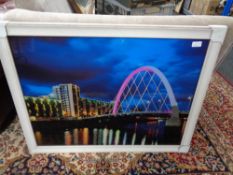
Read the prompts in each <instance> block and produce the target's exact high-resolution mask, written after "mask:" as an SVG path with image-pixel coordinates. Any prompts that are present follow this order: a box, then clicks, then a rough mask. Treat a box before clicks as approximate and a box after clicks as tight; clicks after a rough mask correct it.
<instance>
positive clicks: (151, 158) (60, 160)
mask: <svg viewBox="0 0 233 175" xmlns="http://www.w3.org/2000/svg"><path fill="white" fill-rule="evenodd" d="M218 84H220V85H218ZM232 100H233V87H232V86H230V85H228V84H227V83H226V81H225V80H224V79H223V78H222V77H221V76H220V75H218V74H217V73H215V74H214V78H213V80H212V82H211V84H210V88H209V91H208V93H207V98H206V100H205V103H204V107H203V109H202V113H201V117H200V121H199V124H198V126H197V127H196V130H195V133H194V136H193V138H192V145H191V148H190V150H189V152H188V153H186V154H184V153H182V154H177V153H137V154H136V153H123V152H122V153H64V154H35V155H30V154H29V153H28V150H27V147H26V143H25V139H24V137H23V134H22V130H21V127H20V125H19V121H18V120H17V119H16V120H15V121H14V122H13V123H12V124H11V125H10V126H9V127H8V128H7V129H6V130H5V131H4V132H3V133H2V134H1V135H0V174H6V175H8V174H9V175H12V174H43V175H44V174H64V175H67V174H69V175H74V174H75V175H76V174H80V175H85V174H87V175H105V174H106V175H139V174H141V175H146V174H151V175H154V174H188V175H191V174H212V175H213V174H216V175H217V174H218V175H223V174H224V175H228V174H229V175H230V174H231V172H230V171H229V169H231V166H232V164H231V162H232V159H233V149H232V148H233V133H232V128H233V126H232V124H233V120H232V117H233V113H232V111H233V106H232V104H233V101H232Z"/></svg>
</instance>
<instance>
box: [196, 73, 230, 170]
mask: <svg viewBox="0 0 233 175" xmlns="http://www.w3.org/2000/svg"><path fill="white" fill-rule="evenodd" d="M199 122H200V125H201V126H202V127H203V129H204V131H205V132H206V133H207V135H208V137H209V139H210V141H211V142H212V144H213V145H214V147H215V148H216V150H217V152H218V153H219V155H220V156H221V157H222V159H223V160H224V162H225V163H226V164H227V165H228V167H229V169H230V170H231V171H232V172H233V86H232V85H231V84H230V83H229V82H228V81H227V80H225V79H224V78H223V77H222V76H221V75H220V74H219V73H215V74H214V77H213V79H212V81H211V83H210V86H209V89H208V92H207V96H206V98H205V102H204V105H203V109H202V112H201V115H200V118H199Z"/></svg>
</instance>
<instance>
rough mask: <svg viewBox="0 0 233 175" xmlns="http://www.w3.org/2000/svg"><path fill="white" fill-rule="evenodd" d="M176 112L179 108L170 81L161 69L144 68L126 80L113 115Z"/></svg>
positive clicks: (119, 92) (116, 99) (116, 101)
mask: <svg viewBox="0 0 233 175" xmlns="http://www.w3.org/2000/svg"><path fill="white" fill-rule="evenodd" d="M174 111H178V107H177V102H176V99H175V96H174V93H173V90H172V88H171V85H170V83H169V81H168V80H167V78H166V77H165V75H164V74H163V73H162V72H161V71H160V70H159V69H157V68H155V67H151V66H144V67H140V68H138V69H136V70H134V71H133V72H132V73H131V74H130V75H129V76H128V77H127V78H126V79H125V80H124V82H123V84H122V86H121V88H120V89H119V91H118V93H117V96H116V98H115V103H114V107H113V112H112V113H113V115H116V114H118V113H133V112H158V113H174Z"/></svg>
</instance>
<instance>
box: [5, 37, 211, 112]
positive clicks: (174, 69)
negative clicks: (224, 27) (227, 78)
mask: <svg viewBox="0 0 233 175" xmlns="http://www.w3.org/2000/svg"><path fill="white" fill-rule="evenodd" d="M10 43H11V46H12V47H13V51H14V59H15V62H16V67H17V71H18V74H19V77H20V80H22V81H21V84H22V86H23V90H24V93H25V94H31V95H36V94H37V95H41V94H42V93H49V89H51V87H52V86H53V85H56V84H60V83H75V84H77V85H78V86H80V88H81V95H82V96H86V97H92V98H102V99H104V100H113V99H114V98H115V96H116V94H117V92H118V90H119V88H120V86H121V85H122V83H123V81H124V80H125V78H126V77H127V76H128V75H129V74H130V73H131V72H132V71H134V70H135V69H137V68H139V67H141V66H148V65H149V66H154V67H156V68H158V69H159V70H161V71H162V72H163V73H164V75H165V76H166V77H167V79H168V81H169V82H170V84H171V86H172V88H173V91H174V93H175V96H176V97H177V99H178V101H180V102H179V104H180V105H181V106H183V108H185V107H184V106H185V102H183V101H182V98H183V97H184V98H185V96H187V95H190V94H191V95H192V94H193V93H194V91H195V86H196V83H197V79H198V75H199V71H200V68H201V66H202V63H203V58H204V56H205V51H206V49H207V47H208V41H203V47H202V48H192V47H190V46H191V43H192V40H181V39H178V40H176V39H148V38H145V39H143V38H90V37H89V38H88V37H72V38H62V37H61V38H59V37H57V38H51V37H11V38H10ZM45 95H46V94H45ZM186 106H187V105H186Z"/></svg>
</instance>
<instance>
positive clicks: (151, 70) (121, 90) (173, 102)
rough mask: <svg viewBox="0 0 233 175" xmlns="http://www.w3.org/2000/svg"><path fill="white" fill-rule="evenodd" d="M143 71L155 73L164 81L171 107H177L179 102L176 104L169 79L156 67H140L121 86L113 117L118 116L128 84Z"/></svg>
mask: <svg viewBox="0 0 233 175" xmlns="http://www.w3.org/2000/svg"><path fill="white" fill-rule="evenodd" d="M143 71H147V72H151V73H154V74H156V75H157V76H158V77H159V78H160V80H161V81H162V83H163V85H164V87H165V88H166V90H167V93H168V97H169V101H170V103H171V107H177V102H176V99H175V96H174V93H173V90H172V88H171V85H170V83H169V82H168V80H167V78H166V77H165V75H164V74H163V73H162V72H161V71H160V70H159V69H157V68H155V67H152V66H143V67H140V68H138V69H136V70H134V71H133V72H132V73H131V74H130V75H129V76H128V77H127V78H126V79H125V81H124V82H123V84H122V85H121V88H120V90H119V91H118V93H117V96H116V99H115V103H114V107H113V112H112V114H113V115H116V114H117V113H118V110H119V104H120V99H121V96H122V94H123V92H124V90H125V88H126V87H127V85H128V83H129V82H130V80H131V79H132V78H133V77H134V76H135V75H136V74H137V73H139V72H143Z"/></svg>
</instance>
